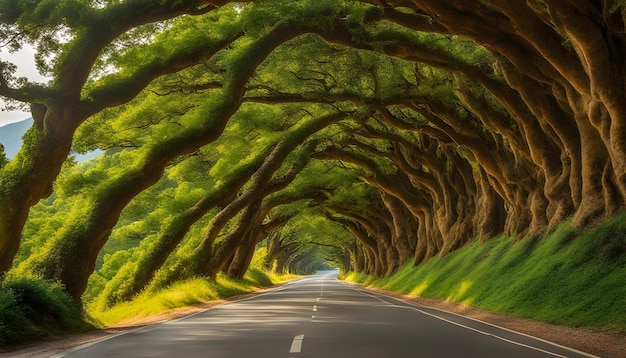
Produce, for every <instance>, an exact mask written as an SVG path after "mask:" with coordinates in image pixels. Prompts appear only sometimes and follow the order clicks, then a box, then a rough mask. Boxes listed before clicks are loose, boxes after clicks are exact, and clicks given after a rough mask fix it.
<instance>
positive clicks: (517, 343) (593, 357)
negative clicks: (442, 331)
mask: <svg viewBox="0 0 626 358" xmlns="http://www.w3.org/2000/svg"><path fill="white" fill-rule="evenodd" d="M351 286H353V285H351ZM353 287H354V286H353ZM356 290H357V291H360V292H361V293H363V294H364V295H367V296H370V297H372V298H376V299H377V300H380V301H383V302H387V303H389V304H392V303H391V302H388V301H385V300H383V299H382V298H380V297H376V296H375V295H373V294H371V293H369V292H367V291H365V290H364V289H362V288H358V287H357V288H356ZM377 294H378V295H381V296H385V297H387V298H390V299H393V300H396V301H399V302H402V303H405V304H407V305H408V307H406V308H409V309H412V310H415V311H418V312H420V313H423V314H425V315H427V316H431V317H433V318H436V319H439V320H442V321H445V322H448V323H451V324H454V325H456V326H459V327H463V328H466V329H469V330H471V331H475V332H478V333H481V334H484V335H487V336H492V337H494V338H497V339H500V340H503V341H506V342H509V343H512V344H516V345H519V346H523V347H527V348H530V349H533V350H536V351H540V352H544V353H547V354H550V355H552V356H555V357H563V358H566V357H565V356H562V355H559V354H557V353H553V352H549V351H545V350H542V349H541V348H537V347H533V346H528V345H526V344H523V343H519V342H515V341H511V340H509V339H506V338H504V337H500V336H497V335H494V334H491V333H487V332H484V331H481V330H479V329H476V328H472V327H469V326H465V325H463V324H460V323H456V322H453V321H450V320H447V319H445V318H443V317H439V316H437V315H434V314H432V313H428V312H425V311H423V310H421V309H419V308H417V304H415V303H412V302H409V301H405V300H403V299H400V298H396V297H393V296H387V295H385V294H382V293H377ZM392 305H393V304H392ZM398 307H402V306H398ZM428 309H432V310H435V311H440V312H445V313H448V314H453V315H455V316H459V317H462V318H465V319H468V320H471V321H475V322H479V323H482V324H486V325H488V326H492V327H496V328H499V329H502V330H504V331H507V332H511V333H515V334H518V335H520V336H524V337H528V338H532V339H536V340H538V341H540V342H543V343H547V344H550V345H552V346H555V347H559V348H561V349H565V350H568V351H570V352H574V353H577V354H580V355H583V356H586V357H589V358H600V357H598V356H595V355H593V354H589V353H587V352H583V351H579V350H577V349H574V348H570V347H567V346H563V345H560V344H558V343H554V342H550V341H548V340H545V339H542V338H539V337H535V336H532V335H530V334H526V333H522V332H518V331H514V330H512V329H508V328H505V327H501V326H498V325H495V324H493V323H489V322H485V321H481V320H479V319H476V318H472V317H467V316H464V315H461V314H458V313H455V312H450V311H446V310H442V309H439V308H434V307H428Z"/></svg>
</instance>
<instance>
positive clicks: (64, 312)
mask: <svg viewBox="0 0 626 358" xmlns="http://www.w3.org/2000/svg"><path fill="white" fill-rule="evenodd" d="M91 328H93V327H92V326H91V325H90V324H89V323H86V321H85V317H84V316H83V313H82V310H81V309H80V307H79V306H78V305H77V304H76V303H75V302H73V301H72V300H71V298H70V297H69V296H67V294H65V292H64V291H63V288H62V287H61V286H60V285H58V284H52V283H49V282H46V281H43V280H39V279H28V278H6V279H5V280H4V281H2V282H1V283H0V345H2V346H13V345H18V344H23V343H26V342H30V341H33V340H37V339H41V338H44V337H50V336H55V335H59V334H64V333H68V332H80V331H85V330H88V329H91Z"/></svg>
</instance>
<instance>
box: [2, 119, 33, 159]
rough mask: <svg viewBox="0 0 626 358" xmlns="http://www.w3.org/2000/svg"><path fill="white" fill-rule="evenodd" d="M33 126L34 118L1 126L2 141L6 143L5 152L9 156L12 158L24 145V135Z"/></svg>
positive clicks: (3, 143)
mask: <svg viewBox="0 0 626 358" xmlns="http://www.w3.org/2000/svg"><path fill="white" fill-rule="evenodd" d="M32 126H33V119H32V118H27V119H25V120H23V121H21V122H16V123H9V124H7V125H5V126H2V127H0V143H2V145H4V153H5V154H6V156H7V158H9V159H12V158H13V156H14V155H15V154H16V153H17V152H18V151H19V150H20V148H21V147H22V137H23V136H24V133H26V131H27V130H28V129H29V128H30V127H32Z"/></svg>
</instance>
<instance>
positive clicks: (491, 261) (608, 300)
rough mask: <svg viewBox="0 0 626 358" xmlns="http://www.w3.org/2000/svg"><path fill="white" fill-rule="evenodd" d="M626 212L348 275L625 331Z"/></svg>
mask: <svg viewBox="0 0 626 358" xmlns="http://www.w3.org/2000/svg"><path fill="white" fill-rule="evenodd" d="M625 247H626V212H622V213H621V214H619V215H617V216H616V217H615V218H613V219H611V220H609V221H608V222H605V223H602V224H599V225H597V226H596V227H593V228H587V229H573V228H572V227H571V225H570V223H569V222H566V223H564V224H561V225H560V226H559V227H558V229H557V230H555V231H554V232H552V233H551V234H549V235H548V236H546V237H545V238H543V239H540V240H538V239H533V238H524V239H522V240H519V241H518V240H515V239H512V238H507V237H498V238H494V239H491V240H489V241H487V242H486V243H484V244H481V243H479V242H474V243H472V244H471V245H468V246H466V247H464V248H461V249H459V250H456V251H454V252H452V253H451V254H448V255H446V256H444V257H435V258H433V259H431V260H429V261H428V262H426V263H425V264H421V265H419V266H417V267H414V266H412V265H410V264H407V265H405V266H404V267H403V268H401V269H400V270H399V271H398V272H397V273H396V274H395V275H393V276H392V277H389V278H384V279H380V280H373V279H372V278H371V277H367V276H364V275H362V274H358V275H357V274H351V275H349V276H348V277H347V279H349V280H353V281H355V282H363V283H366V284H371V285H374V286H376V287H381V288H385V289H389V290H394V291H398V292H402V293H408V294H414V295H419V296H424V297H430V298H436V299H442V300H450V301H455V302H461V303H465V304H468V305H472V306H474V307H478V308H481V309H485V310H489V311H493V312H500V313H504V314H509V315H514V316H520V317H526V318H531V319H536V320H541V321H545V322H550V323H554V324H561V325H568V326H573V327H588V328H601V329H605V330H611V331H618V332H621V333H624V332H626V309H625V307H626V286H624V282H626V258H625V256H624V254H623V252H624V248H625Z"/></svg>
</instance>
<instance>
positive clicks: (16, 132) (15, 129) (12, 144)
mask: <svg viewBox="0 0 626 358" xmlns="http://www.w3.org/2000/svg"><path fill="white" fill-rule="evenodd" d="M32 126H33V119H32V118H27V119H25V120H23V121H21V122H16V123H10V124H7V125H4V126H1V127H0V143H2V145H4V153H5V154H6V157H7V158H8V159H13V157H14V156H15V154H17V152H18V151H19V150H20V148H21V147H22V137H23V136H24V133H26V131H27V130H28V129H29V128H30V127H32ZM101 153H102V151H99V150H97V151H95V152H91V153H87V154H84V155H83V154H76V155H75V156H76V161H78V162H82V161H85V160H89V159H91V158H94V157H96V156H98V155H100V154H101Z"/></svg>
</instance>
